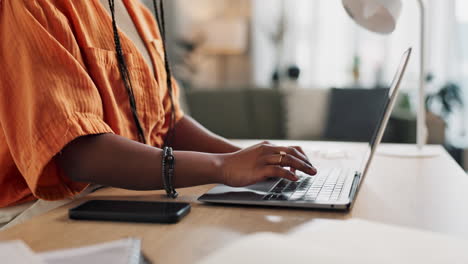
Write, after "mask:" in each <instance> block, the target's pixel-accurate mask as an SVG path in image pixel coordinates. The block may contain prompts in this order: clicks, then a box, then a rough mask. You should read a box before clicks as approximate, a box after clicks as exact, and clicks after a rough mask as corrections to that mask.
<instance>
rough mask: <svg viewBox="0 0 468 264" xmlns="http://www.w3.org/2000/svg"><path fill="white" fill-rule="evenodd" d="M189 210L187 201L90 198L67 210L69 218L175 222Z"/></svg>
mask: <svg viewBox="0 0 468 264" xmlns="http://www.w3.org/2000/svg"><path fill="white" fill-rule="evenodd" d="M189 212H190V204H188V203H172V202H142V201H112V200H91V201H88V202H85V203H83V204H81V205H79V206H77V207H75V208H72V209H70V210H69V211H68V216H69V218H70V219H75V220H94V221H96V220H97V221H117V222H140V223H165V224H171V223H177V222H179V221H180V220H181V219H182V218H183V217H184V216H186V215H187V214H188V213H189Z"/></svg>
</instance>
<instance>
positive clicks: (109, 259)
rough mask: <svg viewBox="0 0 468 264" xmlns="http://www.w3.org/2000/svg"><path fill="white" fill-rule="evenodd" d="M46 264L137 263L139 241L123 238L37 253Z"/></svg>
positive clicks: (138, 261)
mask: <svg viewBox="0 0 468 264" xmlns="http://www.w3.org/2000/svg"><path fill="white" fill-rule="evenodd" d="M39 256H41V257H42V258H43V259H44V260H45V262H47V263H48V264H62V263H67V264H89V263H100V264H138V263H140V261H141V259H140V258H141V241H140V240H139V239H133V238H129V239H124V240H119V241H115V242H110V243H105V244H98V245H93V246H89V247H82V248H74V249H67V250H58V251H51V252H46V253H42V254H39Z"/></svg>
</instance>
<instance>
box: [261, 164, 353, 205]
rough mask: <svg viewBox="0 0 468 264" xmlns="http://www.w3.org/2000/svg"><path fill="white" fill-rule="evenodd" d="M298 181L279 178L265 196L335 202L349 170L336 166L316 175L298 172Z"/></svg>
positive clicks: (265, 198) (269, 197)
mask: <svg viewBox="0 0 468 264" xmlns="http://www.w3.org/2000/svg"><path fill="white" fill-rule="evenodd" d="M297 175H298V177H299V180H298V181H297V182H293V181H289V180H286V179H281V180H279V181H278V182H277V183H276V184H275V185H274V186H273V187H272V188H271V189H270V191H269V193H268V194H267V195H265V196H264V197H263V200H268V201H286V200H289V201H316V202H333V201H338V200H339V199H340V195H341V193H342V191H343V188H344V185H345V181H346V177H347V176H348V175H349V171H348V170H343V169H340V168H334V169H331V170H321V171H320V172H319V173H318V174H317V175H315V176H309V175H306V174H304V173H302V172H297Z"/></svg>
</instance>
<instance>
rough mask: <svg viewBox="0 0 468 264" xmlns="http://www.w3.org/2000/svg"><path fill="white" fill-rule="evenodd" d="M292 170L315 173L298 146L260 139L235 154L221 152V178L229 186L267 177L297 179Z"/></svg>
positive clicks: (245, 184)
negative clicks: (260, 140) (259, 141)
mask: <svg viewBox="0 0 468 264" xmlns="http://www.w3.org/2000/svg"><path fill="white" fill-rule="evenodd" d="M282 152H283V153H285V154H282ZM284 167H289V168H290V169H285V168H284ZM296 170H300V171H302V172H304V173H306V174H310V175H315V174H316V173H317V170H316V169H315V168H314V166H312V164H311V163H310V161H309V160H308V158H307V157H306V155H305V154H304V151H302V149H301V148H300V147H279V146H275V145H272V144H271V143H269V142H262V143H260V144H257V145H254V146H251V147H249V148H246V149H243V150H240V151H238V152H235V153H231V154H224V155H223V158H222V179H221V181H222V183H223V184H226V185H228V186H232V187H243V186H248V185H251V184H255V183H257V182H261V181H263V180H265V179H267V178H271V177H280V178H286V179H288V180H291V181H297V180H298V177H297V176H296V174H295V171H296Z"/></svg>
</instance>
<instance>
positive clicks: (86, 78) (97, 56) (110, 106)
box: [0, 0, 183, 208]
mask: <svg viewBox="0 0 468 264" xmlns="http://www.w3.org/2000/svg"><path fill="white" fill-rule="evenodd" d="M124 4H125V6H126V7H127V10H128V12H129V14H130V16H131V17H132V19H133V21H134V23H135V25H136V27H137V29H138V31H139V34H140V36H141V38H142V40H143V42H144V43H145V45H146V48H147V49H148V52H149V54H150V57H151V60H152V63H153V67H154V69H155V72H152V70H151V68H150V67H149V65H148V64H147V63H146V62H145V60H144V58H143V56H142V55H141V53H140V52H139V51H138V49H137V47H135V45H134V44H133V42H132V41H131V40H130V39H129V38H128V37H126V36H125V34H124V33H123V32H120V34H121V38H122V48H123V50H124V53H125V56H126V60H127V64H128V68H129V71H130V75H131V81H132V85H133V89H134V94H135V99H136V102H137V108H138V114H139V116H140V119H141V122H142V125H143V128H144V132H145V136H146V137H147V138H146V140H147V142H148V144H151V145H153V146H157V147H160V146H162V144H163V138H164V135H165V134H166V133H167V130H168V127H169V118H170V99H169V95H168V92H167V86H166V73H165V70H164V61H163V59H164V58H163V56H164V53H163V49H162V42H161V38H160V35H159V31H158V27H157V23H156V21H155V20H154V18H153V15H152V14H151V12H150V11H149V10H147V9H146V8H145V7H144V6H143V4H141V3H140V2H139V1H138V0H124ZM117 23H118V21H117ZM174 83H175V82H174ZM173 89H174V95H175V104H176V105H175V106H176V107H175V108H176V118H177V120H180V119H181V118H182V116H183V113H182V111H181V110H180V108H179V104H178V100H177V97H178V88H177V85H174V87H173ZM102 133H115V134H118V135H121V136H124V137H126V138H129V139H133V140H137V139H138V134H137V130H136V126H135V123H134V121H133V118H132V115H131V111H130V105H129V101H128V96H127V92H126V90H125V87H124V85H123V82H122V79H121V76H120V73H119V70H118V63H117V59H116V54H115V52H114V41H113V31H112V20H111V18H110V16H109V14H108V13H107V11H106V10H105V9H104V7H103V6H102V5H101V4H100V2H99V0H0V208H1V207H7V206H11V205H15V204H19V203H22V202H26V201H30V200H34V199H36V198H41V199H45V200H58V199H63V198H66V197H70V196H73V195H75V194H77V193H79V192H81V191H82V190H83V189H84V188H85V187H86V186H87V184H83V183H76V182H73V181H71V180H70V179H69V178H68V177H65V175H64V174H63V171H62V170H61V169H60V168H59V167H58V166H57V163H56V162H55V160H54V156H55V155H56V154H57V153H59V152H60V151H61V150H62V149H63V148H64V147H65V146H66V145H67V144H68V143H69V142H71V141H73V140H74V139H76V138H78V137H80V136H85V135H92V134H102Z"/></svg>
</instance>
